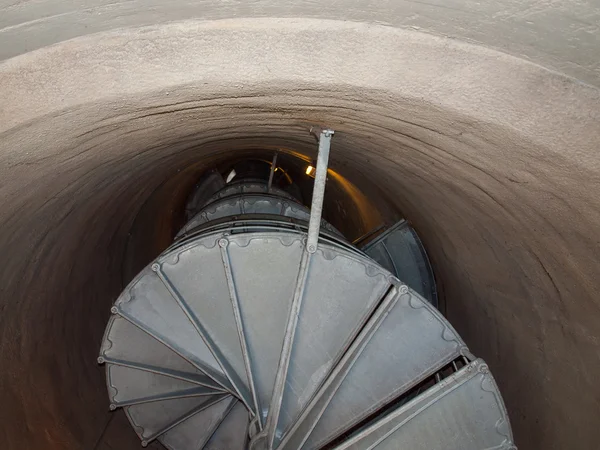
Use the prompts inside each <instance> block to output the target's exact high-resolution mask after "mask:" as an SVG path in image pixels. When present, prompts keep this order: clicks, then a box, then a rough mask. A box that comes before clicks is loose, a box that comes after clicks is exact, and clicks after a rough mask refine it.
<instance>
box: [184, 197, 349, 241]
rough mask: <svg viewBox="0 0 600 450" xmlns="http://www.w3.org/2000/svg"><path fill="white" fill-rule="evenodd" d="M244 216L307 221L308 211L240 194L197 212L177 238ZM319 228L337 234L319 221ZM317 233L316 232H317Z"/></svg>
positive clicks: (291, 203) (275, 199)
mask: <svg viewBox="0 0 600 450" xmlns="http://www.w3.org/2000/svg"><path fill="white" fill-rule="evenodd" d="M245 214H268V215H271V216H281V217H292V218H294V219H299V220H302V221H307V222H308V221H309V219H310V215H311V213H310V210H309V209H308V208H306V207H305V206H303V205H301V204H299V203H296V202H295V201H290V200H287V199H282V198H280V197H277V196H274V195H271V194H241V195H235V196H228V197H226V198H223V199H220V200H217V201H215V202H213V203H211V204H209V205H208V206H206V207H204V208H203V209H202V210H201V211H199V212H198V213H197V214H196V215H195V216H194V217H193V218H192V219H191V220H190V221H189V222H188V223H187V224H186V225H185V226H184V227H183V228H182V229H181V230H180V231H179V233H177V238H181V237H182V236H185V235H186V234H188V233H190V232H191V231H192V230H194V229H195V228H197V227H199V226H201V225H203V224H206V223H209V222H213V221H215V220H218V219H221V218H224V217H239V216H243V215H245ZM320 223H321V226H323V228H325V229H327V230H328V231H330V232H335V233H339V232H337V231H336V230H335V229H334V228H333V227H332V226H331V225H330V224H328V223H327V222H325V221H321V222H320ZM317 231H318V230H317Z"/></svg>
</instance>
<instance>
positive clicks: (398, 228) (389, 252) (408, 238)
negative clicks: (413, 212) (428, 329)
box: [361, 220, 438, 307]
mask: <svg viewBox="0 0 600 450" xmlns="http://www.w3.org/2000/svg"><path fill="white" fill-rule="evenodd" d="M361 250H362V251H363V252H365V253H366V254H367V255H369V256H370V257H371V258H373V259H374V260H375V261H377V262H378V263H379V264H381V265H382V266H383V267H385V268H386V269H387V270H389V271H390V272H391V273H393V274H394V275H395V276H396V277H398V278H399V279H400V280H402V281H403V282H404V283H406V284H407V285H408V286H409V287H410V288H411V289H413V290H415V291H416V292H418V293H419V294H420V295H421V296H422V297H424V298H425V299H427V301H429V303H431V304H432V305H434V306H436V307H437V305H438V299H437V289H436V285H435V278H434V276H433V270H432V269H431V264H430V263H429V258H428V257H427V252H426V251H425V248H424V247H423V244H422V243H421V240H420V239H419V236H418V235H417V233H416V231H415V230H414V229H413V228H412V227H411V226H410V225H409V224H408V222H407V221H406V220H401V221H399V222H397V223H396V224H394V225H392V226H391V227H390V228H388V229H387V230H385V231H384V232H383V233H381V234H380V235H379V236H377V237H375V238H374V239H372V240H371V241H369V242H368V243H367V244H365V245H364V246H361Z"/></svg>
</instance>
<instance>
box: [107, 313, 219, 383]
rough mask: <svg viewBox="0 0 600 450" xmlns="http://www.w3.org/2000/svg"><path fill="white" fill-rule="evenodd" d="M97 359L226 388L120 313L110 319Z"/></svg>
mask: <svg viewBox="0 0 600 450" xmlns="http://www.w3.org/2000/svg"><path fill="white" fill-rule="evenodd" d="M98 360H99V362H100V363H104V362H107V363H110V364H118V365H122V366H125V367H132V368H137V369H140V370H146V371H149V372H152V373H158V374H162V375H167V376H170V377H172V378H175V379H181V380H185V381H189V382H191V383H196V384H199V385H203V386H206V387H209V388H212V389H216V390H222V389H223V387H222V386H220V385H219V384H217V383H216V382H215V381H214V380H212V379H211V378H210V377H208V376H207V375H206V374H205V373H204V372H202V371H201V370H199V369H198V368H197V367H195V366H194V365H193V364H192V363H191V362H189V361H188V360H186V359H185V358H183V357H181V356H179V355H178V354H177V353H176V352H174V351H173V350H171V349H170V348H169V347H167V346H166V345H164V344H162V343H161V342H159V341H158V340H156V339H155V338H153V337H152V336H151V335H150V334H148V333H146V332H144V331H143V330H142V329H140V328H138V327H137V326H135V325H134V324H132V323H131V322H129V321H127V320H126V319H124V318H123V317H121V316H118V315H113V316H111V318H110V320H109V322H108V326H107V328H106V332H105V336H104V340H103V342H102V348H101V349H100V357H99V358H98ZM107 367H108V365H107Z"/></svg>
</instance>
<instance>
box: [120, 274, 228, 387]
mask: <svg viewBox="0 0 600 450" xmlns="http://www.w3.org/2000/svg"><path fill="white" fill-rule="evenodd" d="M115 305H116V308H117V310H118V314H119V315H121V316H123V317H125V318H126V319H127V320H129V321H131V322H132V323H134V324H135V325H137V326H139V327H140V328H142V329H143V330H144V331H146V332H147V333H149V334H151V335H152V336H153V337H155V338H156V339H158V340H159V341H161V342H162V343H164V344H165V345H167V346H168V347H170V348H171V349H172V350H174V351H175V352H176V353H177V354H179V355H180V356H182V357H184V358H185V359H187V360H188V361H190V362H191V363H192V364H194V365H195V366H196V367H198V368H199V369H200V370H202V371H203V372H204V373H206V374H207V375H208V376H209V377H211V378H212V379H213V380H214V381H215V382H217V383H218V384H220V385H221V386H223V387H225V388H230V387H231V386H230V383H229V382H228V380H227V378H226V377H225V375H224V374H223V371H222V369H221V367H220V365H219V364H218V362H217V361H216V359H215V358H214V356H213V354H212V353H211V351H210V350H209V348H208V346H207V345H206V343H205V342H204V341H203V340H202V338H201V337H200V335H199V334H198V332H197V331H196V329H195V328H194V325H193V324H192V322H191V321H190V320H189V319H188V317H187V316H186V315H185V313H184V312H183V310H182V309H181V307H180V306H179V305H178V303H177V301H176V300H175V299H174V298H173V297H172V295H171V293H170V292H169V291H168V290H167V288H166V287H165V285H164V283H163V282H162V280H161V279H160V278H159V277H158V276H157V275H156V274H155V273H154V272H153V271H152V270H151V269H150V268H146V269H144V271H143V272H142V273H141V274H140V275H139V276H138V278H136V280H135V281H134V282H133V284H132V285H130V287H129V289H128V290H127V291H125V292H124V293H123V294H122V295H121V296H120V297H119V299H118V300H117V302H116V304H115Z"/></svg>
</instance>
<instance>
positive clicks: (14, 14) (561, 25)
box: [0, 0, 600, 86]
mask: <svg viewBox="0 0 600 450" xmlns="http://www.w3.org/2000/svg"><path fill="white" fill-rule="evenodd" d="M231 17H308V18H320V19H332V20H349V21H358V22H369V23H376V24H381V25H388V26H393V27H399V28H409V29H414V30H420V31H423V32H427V33H433V34H436V35H439V36H447V37H450V38H455V39H459V40H463V41H467V42H473V43H478V44H482V45H485V46H489V47H491V48H495V49H497V50H501V51H503V52H506V53H509V54H512V55H515V56H519V57H522V58H526V59H528V60H529V61H532V62H534V63H537V64H540V65H542V66H545V67H547V68H549V69H553V70H556V71H558V72H562V73H565V74H567V75H569V76H572V77H574V78H577V79H579V80H581V81H583V82H585V83H589V84H594V85H596V86H600V45H599V43H600V1H598V0H588V1H584V0H484V1H477V0H430V1H411V0H391V1H390V0H386V1H381V0H343V1H339V0H338V1H327V2H314V1H310V0H308V1H307V0H300V1H294V0H291V1H290V0H283V1H281V0H258V1H257V0H254V1H243V0H241V1H240V0H231V1H225V2H215V1H213V0H198V1H190V0H172V1H168V2H167V1H164V0H126V1H115V0H75V1H69V2H65V1H62V0H36V1H28V0H24V1H18V0H1V1H0V42H3V43H5V44H4V45H1V46H0V59H6V58H10V57H12V56H15V55H18V54H21V53H23V52H28V51H31V50H35V49H36V48H40V47H43V46H46V45H49V44H53V43H56V42H60V41H63V40H66V39H71V38H74V37H77V36H81V35H84V34H90V33H95V32H98V31H106V30H111V29H115V28H121V27H131V26H142V25H150V24H154V23H159V22H167V21H174V20H185V19H192V18H197V19H200V20H215V19H223V18H231Z"/></svg>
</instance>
